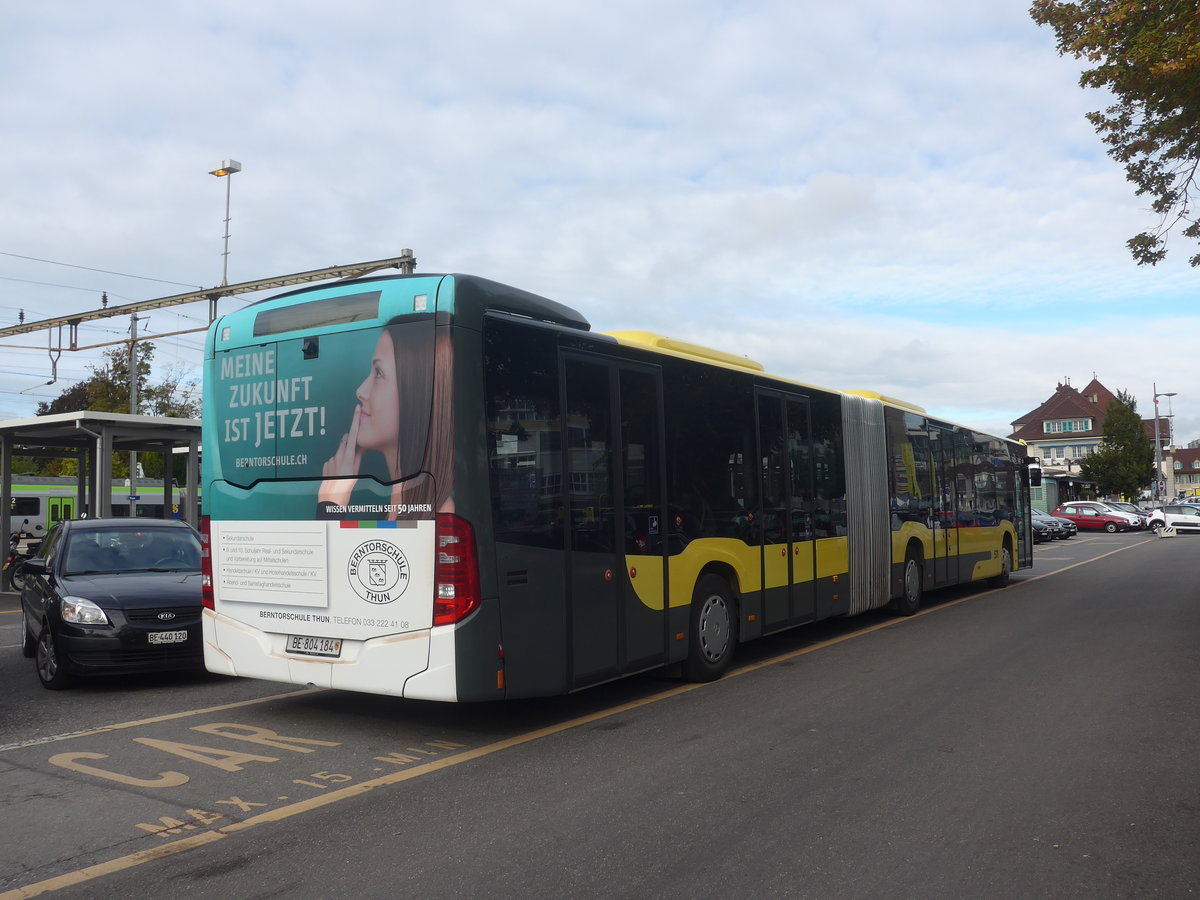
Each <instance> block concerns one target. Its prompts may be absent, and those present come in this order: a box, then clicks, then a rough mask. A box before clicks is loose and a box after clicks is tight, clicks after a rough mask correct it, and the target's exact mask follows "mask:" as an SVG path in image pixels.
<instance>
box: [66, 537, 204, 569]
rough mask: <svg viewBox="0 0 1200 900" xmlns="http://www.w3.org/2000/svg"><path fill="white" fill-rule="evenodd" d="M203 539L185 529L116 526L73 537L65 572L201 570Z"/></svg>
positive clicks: (67, 554) (68, 550)
mask: <svg viewBox="0 0 1200 900" xmlns="http://www.w3.org/2000/svg"><path fill="white" fill-rule="evenodd" d="M199 570H200V542H199V540H198V539H197V538H196V536H195V535H194V534H192V532H191V531H188V530H185V529H182V528H154V527H153V526H147V527H145V528H137V529H134V528H114V529H112V530H102V529H96V530H95V531H84V532H80V533H78V534H74V535H72V536H71V541H70V543H69V544H68V545H67V548H66V556H65V557H64V559H63V574H64V575H84V574H87V575H113V574H118V573H123V572H170V571H181V572H198V571H199Z"/></svg>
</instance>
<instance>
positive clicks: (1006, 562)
mask: <svg viewBox="0 0 1200 900" xmlns="http://www.w3.org/2000/svg"><path fill="white" fill-rule="evenodd" d="M1010 572H1012V545H1011V544H1009V543H1008V539H1007V538H1005V540H1004V549H1003V550H1001V551H1000V574H999V575H993V576H992V577H991V578H989V579H988V585H989V586H991V587H994V588H1002V587H1005V586H1006V585H1007V584H1008V576H1009V573H1010Z"/></svg>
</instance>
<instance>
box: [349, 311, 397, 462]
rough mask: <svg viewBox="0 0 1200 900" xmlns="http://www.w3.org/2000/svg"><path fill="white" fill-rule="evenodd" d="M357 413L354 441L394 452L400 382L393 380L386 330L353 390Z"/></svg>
mask: <svg viewBox="0 0 1200 900" xmlns="http://www.w3.org/2000/svg"><path fill="white" fill-rule="evenodd" d="M354 396H355V397H357V398H358V403H359V406H360V407H361V409H360V410H359V414H358V416H359V417H358V445H359V446H360V447H363V448H366V449H368V450H381V451H383V452H384V453H385V454H391V453H395V451H396V446H397V441H398V440H399V434H400V386H399V385H398V384H397V383H396V353H395V351H394V350H393V348H392V338H391V335H389V334H388V333H387V332H386V331H384V332H383V333H381V334H380V335H379V340H378V341H377V342H376V344H375V354H374V356H373V357H372V359H371V371H370V373H368V375H367V377H366V379H365V380H364V381H363V383H362V384H360V385H359V386H358V390H357V391H355V392H354Z"/></svg>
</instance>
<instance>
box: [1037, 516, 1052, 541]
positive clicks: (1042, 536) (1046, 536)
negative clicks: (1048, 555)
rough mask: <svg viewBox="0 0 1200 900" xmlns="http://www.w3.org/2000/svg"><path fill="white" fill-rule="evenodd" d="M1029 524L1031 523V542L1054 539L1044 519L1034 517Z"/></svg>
mask: <svg viewBox="0 0 1200 900" xmlns="http://www.w3.org/2000/svg"><path fill="white" fill-rule="evenodd" d="M1031 524H1032V525H1033V542H1034V543H1035V544H1041V543H1043V542H1045V541H1052V540H1054V538H1055V535H1054V533H1053V531H1052V529H1051V526H1050V525H1048V524H1047V523H1046V522H1045V521H1044V520H1042V519H1034V520H1033V521H1032V523H1031Z"/></svg>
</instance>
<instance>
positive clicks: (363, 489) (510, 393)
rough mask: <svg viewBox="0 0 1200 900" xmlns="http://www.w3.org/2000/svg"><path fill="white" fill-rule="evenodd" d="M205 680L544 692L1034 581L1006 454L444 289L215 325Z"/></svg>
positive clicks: (944, 427) (632, 339)
mask: <svg viewBox="0 0 1200 900" xmlns="http://www.w3.org/2000/svg"><path fill="white" fill-rule="evenodd" d="M204 403H205V409H204V416H203V426H204V427H203V453H202V460H203V463H202V465H203V484H202V491H203V495H204V516H203V517H202V519H201V531H202V533H203V535H204V539H205V542H206V546H207V552H206V555H205V559H204V589H203V590H204V607H205V609H204V617H203V628H204V644H205V648H204V651H205V661H206V664H207V666H208V668H209V669H210V670H212V671H214V672H220V673H225V674H230V675H243V676H249V677H253V678H264V679H272V680H278V681H283V682H292V683H296V684H313V685H319V686H323V687H330V688H339V689H345V690H354V691H369V692H375V693H381V694H392V695H398V696H403V697H412V698H424V699H433V700H447V701H478V700H489V699H502V698H513V697H528V696H539V695H552V694H561V693H566V692H570V691H574V690H577V689H580V688H585V687H588V686H590V685H595V684H598V683H601V682H604V681H608V680H611V679H614V678H617V677H620V676H622V675H626V674H630V673H634V672H639V671H644V670H649V669H654V668H665V669H667V670H668V671H670V672H671V673H672V674H676V675H678V676H681V677H686V678H689V679H694V680H710V679H714V678H717V677H719V676H720V675H721V674H722V673H723V672H724V671H725V669H726V668H727V667H728V666H729V664H730V659H731V656H732V654H733V652H734V648H735V647H736V645H737V644H738V643H740V642H744V641H750V640H753V639H755V638H758V637H760V636H763V635H767V634H771V633H773V632H778V631H780V630H782V629H785V628H791V627H794V626H797V625H802V624H805V623H808V622H813V621H816V620H818V619H825V618H828V617H831V616H846V615H854V614H857V613H862V612H865V611H867V610H872V609H879V608H883V607H890V608H891V609H892V610H894V611H895V612H897V613H898V614H902V615H911V614H913V613H914V612H916V611H917V609H918V606H919V605H920V603H921V600H922V595H923V593H924V592H925V591H927V590H930V589H933V588H940V587H944V586H948V585H956V584H963V583H967V582H976V581H985V580H986V581H988V582H990V583H991V584H994V585H998V586H1000V585H1003V584H1005V583H1007V580H1008V577H1009V573H1010V572H1012V571H1013V570H1014V569H1019V568H1022V567H1025V566H1028V565H1030V563H1031V558H1032V537H1031V530H1030V522H1029V483H1028V472H1027V468H1026V467H1027V465H1028V463H1027V460H1026V454H1025V450H1024V448H1023V447H1022V446H1021V445H1019V444H1017V443H1015V442H1011V441H1009V440H1006V439H1004V438H1000V437H994V436H991V435H987V434H981V433H979V432H977V431H974V430H972V429H969V428H964V427H962V426H959V425H955V424H953V423H950V422H944V421H940V420H938V419H935V418H933V417H931V416H929V415H927V414H926V413H925V412H924V411H923V410H922V409H920V408H919V407H916V406H913V405H910V404H908V403H904V402H901V401H898V400H894V399H891V398H888V397H884V396H880V395H878V394H875V393H870V392H862V393H854V392H839V391H833V390H826V389H822V388H818V387H814V386H812V385H808V384H803V383H800V382H797V381H792V380H789V379H786V378H780V377H776V376H772V375H769V374H767V373H766V372H765V371H764V370H763V367H762V366H761V365H759V364H757V363H755V362H753V361H751V360H749V359H746V358H745V357H742V356H738V355H735V354H732V353H727V352H722V351H719V350H714V349H710V348H706V347H701V346H697V345H694V344H690V343H686V342H683V341H678V340H672V339H670V338H666V337H662V336H659V335H655V334H651V333H646V332H640V331H626V332H617V333H612V334H597V333H593V332H592V331H591V330H590V326H589V323H588V322H587V320H586V319H585V318H584V317H583V316H582V315H580V314H579V313H577V312H575V311H574V310H572V309H570V308H568V307H566V306H563V305H561V304H559V303H556V302H554V301H551V300H547V299H544V298H542V297H538V296H536V295H533V294H530V293H527V292H524V291H521V290H518V289H515V288H510V287H506V286H504V285H501V284H497V283H495V282H491V281H487V280H484V279H481V278H477V277H472V276H466V275H396V276H387V277H375V278H365V279H359V280H356V281H352V282H343V283H339V284H337V285H334V286H322V287H313V288H306V289H303V290H299V291H294V292H291V293H287V294H283V295H280V296H277V297H274V298H271V299H267V300H263V301H260V302H258V303H255V304H252V305H250V306H247V307H245V308H244V309H240V310H237V311H235V312H233V313H230V314H229V315H226V316H224V317H221V318H219V319H218V320H217V321H215V322H214V323H213V325H212V327H211V329H210V331H209V334H208V338H207V344H206V351H205V376H204Z"/></svg>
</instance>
